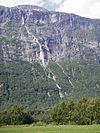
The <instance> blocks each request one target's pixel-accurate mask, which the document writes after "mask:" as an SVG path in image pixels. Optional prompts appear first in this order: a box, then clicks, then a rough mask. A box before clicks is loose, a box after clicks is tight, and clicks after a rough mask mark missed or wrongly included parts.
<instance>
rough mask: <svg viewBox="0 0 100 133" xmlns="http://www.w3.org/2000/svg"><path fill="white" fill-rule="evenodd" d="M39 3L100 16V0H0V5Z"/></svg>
mask: <svg viewBox="0 0 100 133" xmlns="http://www.w3.org/2000/svg"><path fill="white" fill-rule="evenodd" d="M22 4H29V5H38V6H42V7H44V8H46V9H48V10H54V11H60V12H67V13H74V14H77V15H81V16H84V17H89V18H100V0H0V5H3V6H8V7H12V6H16V5H22Z"/></svg>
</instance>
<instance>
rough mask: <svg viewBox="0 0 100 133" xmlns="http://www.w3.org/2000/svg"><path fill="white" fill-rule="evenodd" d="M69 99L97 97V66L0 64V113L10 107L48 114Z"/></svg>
mask: <svg viewBox="0 0 100 133" xmlns="http://www.w3.org/2000/svg"><path fill="white" fill-rule="evenodd" d="M68 97H72V99H73V100H77V99H78V98H80V97H84V98H89V97H90V98H91V97H100V64H96V63H94V62H88V61H84V60H82V61H80V60H66V59H61V60H60V61H59V62H54V61H52V60H51V61H49V63H48V65H47V66H46V67H43V66H42V65H40V64H39V63H36V62H33V63H28V62H24V61H0V110H1V111H3V110H5V109H7V108H10V107H11V106H12V105H21V106H23V107H24V108H25V109H26V110H31V109H33V108H35V109H36V110H44V109H45V110H49V109H50V108H51V107H52V106H53V105H54V104H56V103H57V102H59V101H60V100H65V101H66V99H67V98H68Z"/></svg>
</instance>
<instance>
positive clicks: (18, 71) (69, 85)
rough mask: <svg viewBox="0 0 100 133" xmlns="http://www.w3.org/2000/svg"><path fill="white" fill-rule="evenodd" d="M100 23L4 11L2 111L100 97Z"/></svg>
mask: <svg viewBox="0 0 100 133" xmlns="http://www.w3.org/2000/svg"><path fill="white" fill-rule="evenodd" d="M99 63H100V20H96V19H94V20H93V19H89V18H83V17H80V16H77V15H74V14H67V13H60V12H49V11H47V10H46V9H44V8H41V7H37V6H31V5H25V6H16V7H13V8H8V7H2V6H1V7H0V109H1V110H3V109H5V108H7V107H9V106H11V105H13V104H19V105H20V104H22V105H23V106H25V108H27V109H32V108H50V107H51V106H52V105H53V104H55V103H56V102H58V101H59V100H61V99H64V100H66V99H67V98H68V97H72V98H73V99H74V100H76V99H77V98H79V97H99V96H100V91H99V90H100V64H99Z"/></svg>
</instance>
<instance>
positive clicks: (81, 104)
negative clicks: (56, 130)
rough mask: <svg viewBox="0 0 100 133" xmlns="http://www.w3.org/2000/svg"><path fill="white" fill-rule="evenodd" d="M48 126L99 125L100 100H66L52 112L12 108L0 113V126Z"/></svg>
mask: <svg viewBox="0 0 100 133" xmlns="http://www.w3.org/2000/svg"><path fill="white" fill-rule="evenodd" d="M31 123H34V124H35V125H44V124H45V125H48V124H50V123H54V124H55V125H71V124H72V125H73V124H75V125H76V124H78V125H92V124H100V98H93V99H86V98H82V99H79V100H78V101H77V102H74V101H73V100H71V99H67V101H66V102H64V101H62V102H60V103H58V104H56V105H55V106H54V107H53V108H52V110H49V111H48V112H47V111H43V110H31V111H24V108H23V107H18V106H12V107H11V108H10V109H7V110H6V111H3V112H1V113H0V125H22V124H31Z"/></svg>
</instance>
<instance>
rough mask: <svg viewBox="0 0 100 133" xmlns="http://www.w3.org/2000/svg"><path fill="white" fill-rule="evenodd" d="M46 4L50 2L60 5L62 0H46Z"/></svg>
mask: <svg viewBox="0 0 100 133" xmlns="http://www.w3.org/2000/svg"><path fill="white" fill-rule="evenodd" d="M48 2H50V3H52V4H60V3H61V2H62V0H48Z"/></svg>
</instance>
